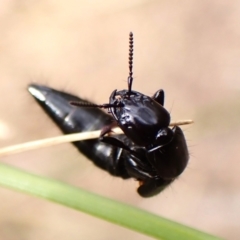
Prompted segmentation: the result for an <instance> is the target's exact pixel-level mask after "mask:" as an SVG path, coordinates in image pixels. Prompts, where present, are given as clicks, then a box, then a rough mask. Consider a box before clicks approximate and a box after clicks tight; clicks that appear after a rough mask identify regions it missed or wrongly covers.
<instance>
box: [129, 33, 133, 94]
mask: <svg viewBox="0 0 240 240" xmlns="http://www.w3.org/2000/svg"><path fill="white" fill-rule="evenodd" d="M128 60H129V61H128V63H129V76H128V94H129V95H130V94H131V91H132V82H133V72H132V69H133V33H132V32H130V33H129V58H128Z"/></svg>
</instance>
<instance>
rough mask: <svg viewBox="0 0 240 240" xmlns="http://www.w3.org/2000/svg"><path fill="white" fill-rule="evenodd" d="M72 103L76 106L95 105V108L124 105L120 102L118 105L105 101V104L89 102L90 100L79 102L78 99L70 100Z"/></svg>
mask: <svg viewBox="0 0 240 240" xmlns="http://www.w3.org/2000/svg"><path fill="white" fill-rule="evenodd" d="M69 103H70V104H71V105H73V106H76V107H93V108H110V107H116V106H117V107H122V106H123V105H122V104H121V103H120V104H118V105H116V104H110V103H105V104H94V103H89V102H81V101H79V102H77V101H70V102H69Z"/></svg>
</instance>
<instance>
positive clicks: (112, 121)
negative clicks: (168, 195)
mask: <svg viewBox="0 0 240 240" xmlns="http://www.w3.org/2000/svg"><path fill="white" fill-rule="evenodd" d="M132 68H133V34H132V33H131V32H130V35H129V77H128V89H126V90H121V91H117V90H114V91H113V92H112V94H111V95H110V98H109V103H107V104H102V105H97V104H93V103H90V102H88V101H86V100H83V99H81V98H78V97H76V96H74V95H71V94H68V93H65V92H60V91H57V90H54V89H51V88H48V87H45V86H40V85H37V84H30V85H29V88H28V90H29V92H30V93H31V94H32V95H33V97H34V98H35V99H36V101H37V102H38V103H39V104H40V105H41V106H42V107H43V109H44V110H45V111H46V112H47V114H48V115H49V116H50V117H51V118H52V119H53V120H54V121H55V123H56V124H57V125H58V126H59V127H60V129H61V130H62V131H63V132H64V133H76V132H86V131H93V130H98V129H102V133H101V136H100V138H99V139H94V140H85V141H79V142H74V143H73V144H74V145H75V146H76V147H77V148H78V149H79V151H80V152H82V153H83V154H84V155H85V156H87V157H88V158H89V159H90V160H91V161H92V162H93V163H94V164H96V165H97V166H98V167H100V168H102V169H104V170H106V171H108V172H109V173H110V174H112V175H114V176H118V177H122V178H123V179H127V178H134V179H136V180H138V181H139V183H140V186H139V187H138V189H137V191H138V193H139V194H140V195H141V196H142V197H151V196H153V195H156V194H158V193H159V192H161V191H162V190H164V189H165V188H166V187H167V186H168V185H169V184H170V183H172V182H173V181H174V180H175V179H176V178H177V177H178V176H179V175H180V174H181V173H182V172H183V171H184V169H185V168H186V166H187V163H188V160H189V153H188V148H187V144H186V140H185V137H184V134H183V132H182V130H181V128H180V127H179V126H174V127H173V128H170V127H169V124H170V114H169V112H168V111H167V110H166V109H165V108H164V106H163V105H164V91H163V90H158V91H157V92H156V93H155V94H154V95H153V96H152V97H149V96H146V95H144V94H142V93H140V92H137V91H133V90H132V82H133V72H132ZM75 106H77V107H75ZM99 108H104V109H108V113H110V114H107V113H105V112H104V111H102V110H101V109H99ZM116 126H119V127H120V128H121V129H122V131H123V133H124V134H121V135H117V136H115V137H112V136H106V134H107V133H110V132H111V131H112V128H114V127H116Z"/></svg>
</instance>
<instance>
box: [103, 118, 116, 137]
mask: <svg viewBox="0 0 240 240" xmlns="http://www.w3.org/2000/svg"><path fill="white" fill-rule="evenodd" d="M117 126H118V125H117V122H116V121H114V122H112V123H111V124H109V125H106V126H104V127H103V128H102V131H101V134H100V138H102V137H104V136H105V135H106V134H108V133H111V132H112V129H113V128H115V127H117Z"/></svg>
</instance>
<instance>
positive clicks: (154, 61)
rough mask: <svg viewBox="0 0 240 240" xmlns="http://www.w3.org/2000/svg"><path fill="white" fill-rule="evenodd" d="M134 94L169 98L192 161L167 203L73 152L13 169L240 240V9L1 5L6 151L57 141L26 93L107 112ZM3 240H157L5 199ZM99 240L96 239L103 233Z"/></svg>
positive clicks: (9, 194) (31, 159)
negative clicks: (62, 95) (69, 98)
mask: <svg viewBox="0 0 240 240" xmlns="http://www.w3.org/2000/svg"><path fill="white" fill-rule="evenodd" d="M130 31H133V33H134V41H135V44H134V69H133V72H134V83H133V89H134V90H137V91H140V92H143V93H145V94H147V95H152V94H153V93H155V91H156V90H158V89H160V88H162V89H164V90H165V94H166V99H165V102H166V104H165V106H166V108H167V109H168V110H169V111H170V112H171V116H172V119H173V120H177V119H178V120H179V119H193V120H194V121H195V123H194V124H193V125H189V126H185V127H183V129H184V132H185V136H186V139H187V141H188V146H189V150H190V154H191V159H190V163H189V165H188V167H187V169H186V171H185V172H184V173H183V174H182V175H181V176H180V177H179V179H178V180H177V181H175V182H174V183H173V184H172V185H171V187H169V188H168V189H166V190H165V191H164V192H163V193H161V194H159V195H158V196H156V197H153V198H149V199H143V198H141V197H139V196H138V195H137V193H136V191H135V190H136V187H137V182H135V181H134V180H128V181H124V180H122V179H118V178H114V177H112V176H110V175H109V174H108V173H106V172H104V171H102V170H100V169H98V168H97V167H95V166H94V165H93V164H92V163H91V162H90V161H88V160H87V159H86V158H85V157H83V156H81V155H80V154H79V153H78V151H77V150H76V149H75V148H74V147H73V146H72V145H71V144H64V145H61V146H60V145H59V146H54V147H51V148H45V149H39V150H34V151H29V152H25V153H21V154H17V155H11V156H7V157H4V158H2V159H1V161H2V162H5V163H8V164H10V165H13V166H16V167H19V168H21V169H24V170H26V171H29V172H32V173H35V174H38V175H41V176H47V177H50V178H54V179H57V180H61V181H64V182H66V183H69V184H72V185H74V186H78V187H81V188H84V189H88V190H90V191H92V192H95V193H98V194H100V195H104V196H108V197H111V198H113V199H117V200H120V201H122V202H126V203H129V204H131V205H134V206H138V207H139V208H142V209H146V210H148V211H150V212H153V213H155V214H158V215H161V216H164V217H167V218H169V219H172V220H175V221H179V222H181V223H183V224H187V225H189V226H192V227H195V228H197V229H200V230H203V231H206V232H208V233H212V234H215V235H217V236H220V237H223V238H226V239H237V238H238V236H239V235H240V222H239V219H240V192H239V188H240V174H239V173H240V159H239V157H240V153H239V147H240V146H239V135H240V125H239V122H240V80H239V79H240V1H237V0H231V1H219V0H213V1H207V0H202V1H199V0H183V1H176V0H175V1H174V0H169V1H146V0H138V1H137V0H133V1H127V0H122V1H116V0H112V1H101V2H100V1H96V0H92V1H79V0H68V1H62V0H59V1H54V0H42V1H34V0H25V1H17V0H0V36H1V38H0V96H1V101H0V132H1V134H0V147H4V146H9V145H12V144H17V143H22V142H26V141H31V140H37V139H41V138H47V137H52V136H58V135H60V134H61V132H60V130H58V128H57V127H56V126H55V125H54V124H53V123H52V122H51V120H50V119H49V118H48V117H47V116H46V115H45V114H44V113H43V111H42V109H40V107H39V106H38V105H37V104H36V103H35V101H34V100H33V98H32V97H31V96H30V94H29V93H28V92H27V85H28V84H29V83H32V82H35V83H38V84H43V85H47V86H50V87H52V88H56V89H59V90H64V91H67V92H70V93H73V94H77V95H79V96H81V97H83V98H87V99H89V100H91V101H94V102H96V103H105V102H107V101H108V97H109V95H110V93H111V92H112V90H114V89H124V88H126V86H127V82H126V81H127V76H128V35H129V32H130ZM0 199H1V200H0V233H1V235H0V239H4V240H15V239H18V240H21V239H24V240H28V239H29V240H30V239H49V240H50V239H58V240H63V239H72V240H75V239H92V240H95V239H97V240H99V239H100V240H101V239H116V240H118V239H119V240H120V239H126V240H127V239H138V240H145V239H150V238H148V237H146V236H143V235H140V234H138V233H135V232H132V231H130V230H127V229H124V228H122V227H118V226H115V225H113V224H110V223H108V222H105V221H102V220H99V219H96V218H94V217H91V216H88V215H86V214H83V213H81V212H77V211H74V210H71V209H68V208H66V207H63V206H60V205H57V204H54V203H52V202H47V201H44V200H41V199H37V198H35V197H33V196H28V195H25V194H23V193H19V192H14V191H12V190H8V189H4V188H0ZM93 230H94V231H93Z"/></svg>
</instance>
